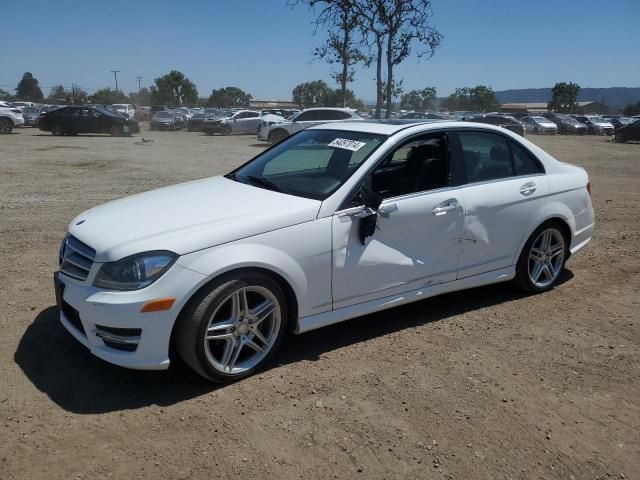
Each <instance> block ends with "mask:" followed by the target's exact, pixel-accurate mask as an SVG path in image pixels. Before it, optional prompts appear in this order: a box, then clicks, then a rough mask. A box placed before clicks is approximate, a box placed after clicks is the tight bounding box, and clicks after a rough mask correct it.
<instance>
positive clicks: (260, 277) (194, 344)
mask: <svg viewBox="0 0 640 480" xmlns="http://www.w3.org/2000/svg"><path fill="white" fill-rule="evenodd" d="M286 330H287V303H286V297H285V295H284V293H283V292H282V289H281V288H280V286H279V285H278V284H277V283H276V282H275V281H274V280H272V279H271V278H270V277H269V276H267V275H264V274H262V273H259V272H255V271H246V272H237V273H232V274H230V275H225V276H223V277H221V278H219V279H218V280H217V281H214V282H213V283H212V284H211V285H209V286H208V287H207V288H206V289H205V290H204V291H203V292H201V293H200V294H198V295H197V297H196V298H194V299H193V300H192V301H191V302H190V305H189V307H188V308H187V309H186V310H185V311H184V312H183V313H182V315H181V317H180V319H179V320H178V324H177V325H176V332H175V336H174V338H175V346H176V349H177V351H178V353H179V355H180V357H181V358H182V360H184V362H185V363H186V364H187V365H189V366H190V367H191V368H192V369H193V370H195V371H196V372H197V373H199V374H200V375H202V376H203V377H205V378H207V379H209V380H212V381H214V382H222V383H228V382H233V381H236V380H240V379H242V378H245V377H248V376H250V375H252V374H253V373H254V372H255V371H256V370H259V369H260V368H262V367H263V366H264V365H265V364H266V363H267V362H268V361H269V360H270V359H271V358H272V357H273V356H274V355H275V353H276V351H277V350H278V347H279V346H280V344H281V343H282V339H283V337H284V335H285V333H286Z"/></svg>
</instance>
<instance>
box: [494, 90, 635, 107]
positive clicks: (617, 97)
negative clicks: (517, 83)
mask: <svg viewBox="0 0 640 480" xmlns="http://www.w3.org/2000/svg"><path fill="white" fill-rule="evenodd" d="M496 97H497V98H498V101H499V102H500V103H534V102H548V101H550V100H551V89H550V88H519V89H513V90H501V91H497V92H496ZM578 101H579V102H602V103H604V104H605V105H609V106H610V107H624V106H625V105H628V104H630V103H636V102H638V101H640V88H629V87H609V88H581V89H580V93H579V94H578Z"/></svg>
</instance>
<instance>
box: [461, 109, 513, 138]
mask: <svg viewBox="0 0 640 480" xmlns="http://www.w3.org/2000/svg"><path fill="white" fill-rule="evenodd" d="M463 120H464V121H465V122H475V123H488V124H489V125H497V126H499V127H502V128H506V129H507V130H511V131H512V132H514V133H517V134H518V135H521V136H523V137H524V125H522V124H521V123H520V122H519V121H518V120H516V119H515V118H513V117H511V116H509V115H495V114H481V115H471V116H467V117H464V118H463Z"/></svg>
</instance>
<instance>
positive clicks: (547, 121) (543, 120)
mask: <svg viewBox="0 0 640 480" xmlns="http://www.w3.org/2000/svg"><path fill="white" fill-rule="evenodd" d="M531 118H533V119H534V120H535V121H536V122H539V123H550V122H551V120H549V119H548V118H544V117H531Z"/></svg>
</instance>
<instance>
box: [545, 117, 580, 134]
mask: <svg viewBox="0 0 640 480" xmlns="http://www.w3.org/2000/svg"><path fill="white" fill-rule="evenodd" d="M542 116H543V117H544V118H548V119H549V120H551V121H552V122H553V123H555V124H556V125H557V126H558V133H565V134H567V133H573V134H577V135H585V134H586V133H587V132H588V131H589V128H588V127H587V126H586V125H585V124H584V123H580V122H579V121H578V120H576V119H575V118H573V117H570V116H569V115H564V114H562V113H543V114H542Z"/></svg>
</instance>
